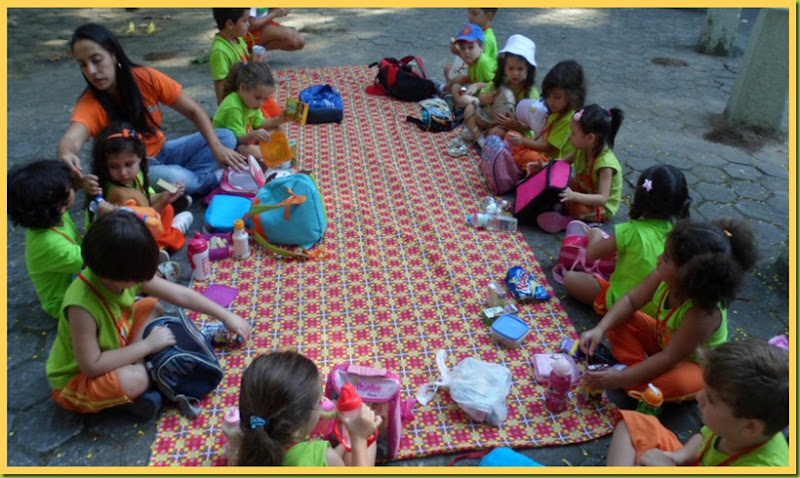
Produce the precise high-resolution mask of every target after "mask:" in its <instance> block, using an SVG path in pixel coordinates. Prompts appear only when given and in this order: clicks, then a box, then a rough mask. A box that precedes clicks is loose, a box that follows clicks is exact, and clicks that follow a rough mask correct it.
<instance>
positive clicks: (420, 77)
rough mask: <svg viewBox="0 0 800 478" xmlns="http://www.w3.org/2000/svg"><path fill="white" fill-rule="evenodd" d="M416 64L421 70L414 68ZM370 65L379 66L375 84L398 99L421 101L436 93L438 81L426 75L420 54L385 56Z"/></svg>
mask: <svg viewBox="0 0 800 478" xmlns="http://www.w3.org/2000/svg"><path fill="white" fill-rule="evenodd" d="M414 64H416V65H417V69H418V70H419V71H415V70H414V69H413V68H412V66H413V65H414ZM369 66H370V68H371V67H373V66H377V67H378V74H377V76H375V86H379V88H378V89H382V90H383V93H384V94H388V95H391V96H393V97H395V98H397V99H398V100H403V101H421V100H424V99H425V98H430V97H431V96H434V95H435V94H436V91H437V90H436V83H434V82H433V81H431V80H429V79H428V77H427V76H426V75H425V65H424V64H423V63H422V58H420V57H418V56H412V55H409V56H406V57H404V58H402V59H400V60H397V59H395V58H383V59H382V60H380V61H376V62H375V63H372V64H370V65H369Z"/></svg>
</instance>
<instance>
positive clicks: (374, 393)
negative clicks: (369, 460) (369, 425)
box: [325, 364, 416, 460]
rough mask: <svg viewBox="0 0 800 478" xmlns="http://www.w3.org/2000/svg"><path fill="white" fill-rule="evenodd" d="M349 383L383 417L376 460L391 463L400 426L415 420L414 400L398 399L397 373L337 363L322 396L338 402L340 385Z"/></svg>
mask: <svg viewBox="0 0 800 478" xmlns="http://www.w3.org/2000/svg"><path fill="white" fill-rule="evenodd" d="M346 383H352V384H353V385H354V386H355V387H356V391H357V392H358V393H359V395H361V399H362V400H363V401H364V403H366V404H369V406H370V407H372V409H373V410H375V413H377V414H379V415H381V416H382V417H383V422H382V423H381V427H380V434H379V436H378V458H379V459H382V460H393V459H395V458H397V453H398V451H400V439H401V438H402V436H403V425H404V424H405V423H408V422H410V421H411V420H413V419H414V415H413V413H412V410H413V408H414V405H415V404H416V399H413V398H411V399H408V400H405V401H403V400H401V399H400V393H401V391H402V387H403V386H402V383H401V382H400V377H399V376H397V374H396V373H393V372H389V371H388V370H386V369H382V368H372V367H367V366H363V365H353V364H339V365H337V366H335V367H333V370H331V373H330V375H328V381H327V383H326V384H325V396H326V397H328V398H330V399H331V400H333V401H337V400H338V399H339V394H340V393H341V390H342V386H343V385H344V384H346Z"/></svg>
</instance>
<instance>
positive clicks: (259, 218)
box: [245, 173, 328, 259]
mask: <svg viewBox="0 0 800 478" xmlns="http://www.w3.org/2000/svg"><path fill="white" fill-rule="evenodd" d="M245 219H246V220H247V226H248V229H250V230H252V231H253V235H254V236H255V240H256V242H258V243H259V244H261V245H262V246H264V247H266V248H267V249H269V250H271V251H272V252H274V253H276V254H278V255H281V256H286V257H294V258H303V259H309V258H316V257H317V256H318V255H319V254H318V253H314V252H311V251H309V249H311V248H312V247H313V246H314V245H316V244H317V243H319V242H320V241H322V237H323V236H324V235H325V231H326V230H327V228H328V217H327V214H326V212H325V204H324V203H323V201H322V194H321V193H320V191H319V187H317V182H316V181H315V180H314V178H313V176H311V175H309V174H305V173H298V174H290V175H288V176H284V177H282V178H277V179H273V180H272V181H270V182H268V183H267V184H265V185H264V186H262V187H261V189H259V190H258V193H257V194H256V197H255V199H254V200H253V206H252V207H251V208H250V212H249V213H248V214H247V215H246V216H245ZM276 244H281V245H287V246H300V247H301V248H302V249H305V250H300V251H299V252H294V251H289V250H286V249H283V248H281V247H278V246H276ZM318 252H321V251H318Z"/></svg>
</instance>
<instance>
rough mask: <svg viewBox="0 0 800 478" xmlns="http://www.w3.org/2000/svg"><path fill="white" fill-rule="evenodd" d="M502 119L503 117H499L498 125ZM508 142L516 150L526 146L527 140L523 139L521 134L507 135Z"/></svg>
mask: <svg viewBox="0 0 800 478" xmlns="http://www.w3.org/2000/svg"><path fill="white" fill-rule="evenodd" d="M500 119H502V115H501V116H500V117H498V124H499V123H500V121H499V120H500ZM500 126H503V125H500ZM506 142H507V143H508V145H509V146H511V147H512V148H516V147H517V146H522V145H524V144H525V138H523V137H522V135H521V134H508V135H506Z"/></svg>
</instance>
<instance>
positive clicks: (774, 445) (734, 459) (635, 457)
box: [607, 339, 789, 466]
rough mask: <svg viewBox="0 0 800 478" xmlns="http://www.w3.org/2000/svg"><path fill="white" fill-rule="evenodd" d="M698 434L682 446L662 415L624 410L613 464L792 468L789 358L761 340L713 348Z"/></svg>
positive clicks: (700, 397)
mask: <svg viewBox="0 0 800 478" xmlns="http://www.w3.org/2000/svg"><path fill="white" fill-rule="evenodd" d="M704 362H705V363H704V366H703V378H704V379H705V382H706V386H705V389H704V390H703V391H702V392H700V393H699V394H697V404H698V406H699V408H700V416H701V418H702V420H703V428H701V429H700V433H697V434H695V435H694V436H692V437H691V438H690V439H689V441H687V442H686V444H683V445H682V444H681V442H680V441H679V440H678V438H677V437H676V436H675V434H674V433H672V432H671V431H670V430H668V429H666V428H665V427H664V426H663V425H662V424H661V423H660V422H659V421H658V419H657V418H656V417H654V416H652V415H644V414H641V413H638V412H635V411H628V410H623V411H621V414H622V421H620V422H619V424H618V425H617V427H616V429H615V430H614V435H613V436H612V438H611V446H610V448H609V450H608V463H607V464H608V465H609V466H633V465H637V464H638V465H642V466H682V465H683V466H789V447H788V445H787V443H786V439H785V438H784V436H783V433H781V430H783V429H784V428H786V426H787V425H788V424H789V355H788V353H787V351H786V350H783V349H781V348H779V347H776V346H774V345H770V344H768V343H767V342H765V341H763V340H760V339H747V340H745V341H743V342H730V343H727V344H723V345H720V346H719V347H717V348H716V349H714V350H711V351H708V352H707V353H706V357H705V360H704Z"/></svg>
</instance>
